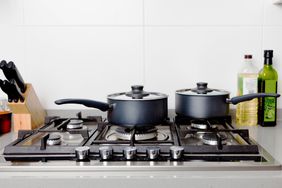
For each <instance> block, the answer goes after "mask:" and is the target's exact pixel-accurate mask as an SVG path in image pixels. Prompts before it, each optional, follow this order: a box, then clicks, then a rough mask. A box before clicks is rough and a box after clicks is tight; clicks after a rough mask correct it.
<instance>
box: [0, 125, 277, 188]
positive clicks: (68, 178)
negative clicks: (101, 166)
mask: <svg viewBox="0 0 282 188" xmlns="http://www.w3.org/2000/svg"><path fill="white" fill-rule="evenodd" d="M242 128H248V129H249V130H250V135H251V137H252V138H253V139H254V140H256V141H257V142H258V143H259V144H260V145H261V146H263V147H264V148H265V149H266V150H267V151H268V152H269V153H270V154H271V155H272V156H273V157H274V158H275V159H276V160H278V161H279V162H280V163H281V164H282V147H281V145H282V121H279V122H278V125H277V126H276V127H269V128H266V127H260V126H254V127H242ZM15 138H16V134H15V133H8V134H5V135H2V136H1V137H0V148H3V147H4V146H5V145H6V144H8V143H10V142H11V141H13V140H14V139H15ZM31 169H32V166H31ZM94 185H99V187H100V186H103V188H106V187H113V186H118V187H135V188H137V187H143V188H144V187H187V186H188V187H224V188H226V187H234V188H235V187H236V188H238V186H242V187H247V186H248V187H256V188H257V187H267V188H269V187H277V188H278V187H279V188H280V187H282V171H132V172H131V171H126V172H118V171H113V172H111V171H97V172H95V171H93V170H91V171H79V172H77V171H75V172H72V171H52V169H50V170H48V171H46V172H39V171H36V170H30V171H25V172H22V171H21V170H20V168H19V170H18V171H17V172H15V171H14V172H7V171H5V172H1V166H0V187H4V186H6V187H21V188H23V187H28V188H32V187H46V186H48V187H49V186H51V187H52V188H53V187H65V186H68V187H93V186H94ZM94 187H95V186H94Z"/></svg>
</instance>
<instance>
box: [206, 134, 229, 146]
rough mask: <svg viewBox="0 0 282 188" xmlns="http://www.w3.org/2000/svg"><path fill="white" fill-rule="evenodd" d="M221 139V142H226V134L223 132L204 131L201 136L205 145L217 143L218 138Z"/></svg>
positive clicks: (224, 143)
mask: <svg viewBox="0 0 282 188" xmlns="http://www.w3.org/2000/svg"><path fill="white" fill-rule="evenodd" d="M219 139H221V144H223V145H226V144H227V135H226V134H224V133H205V134H203V136H202V141H203V143H204V144H206V145H211V146H215V145H218V140H219Z"/></svg>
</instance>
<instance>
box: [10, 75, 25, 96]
mask: <svg viewBox="0 0 282 188" xmlns="http://www.w3.org/2000/svg"><path fill="white" fill-rule="evenodd" d="M10 84H11V89H12V92H13V94H14V102H18V100H20V101H21V102H24V96H23V94H22V92H21V90H20V88H19V87H18V85H17V83H16V81H15V80H13V79H12V80H11V81H10Z"/></svg>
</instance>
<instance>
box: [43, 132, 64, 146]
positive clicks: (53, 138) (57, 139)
mask: <svg viewBox="0 0 282 188" xmlns="http://www.w3.org/2000/svg"><path fill="white" fill-rule="evenodd" d="M46 143H47V145H49V146H55V145H60V144H61V136H60V135H58V134H50V136H49V138H48V139H47V142H46Z"/></svg>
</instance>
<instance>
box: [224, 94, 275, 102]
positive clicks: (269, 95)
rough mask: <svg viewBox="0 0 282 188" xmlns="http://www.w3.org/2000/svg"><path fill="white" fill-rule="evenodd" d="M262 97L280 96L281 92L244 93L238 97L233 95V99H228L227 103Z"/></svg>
mask: <svg viewBox="0 0 282 188" xmlns="http://www.w3.org/2000/svg"><path fill="white" fill-rule="evenodd" d="M261 97H276V98H277V97H280V94H277V93H252V94H247V95H242V96H238V97H233V98H231V99H227V100H226V102H227V103H232V104H238V103H240V102H244V101H249V100H252V99H254V98H261Z"/></svg>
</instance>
